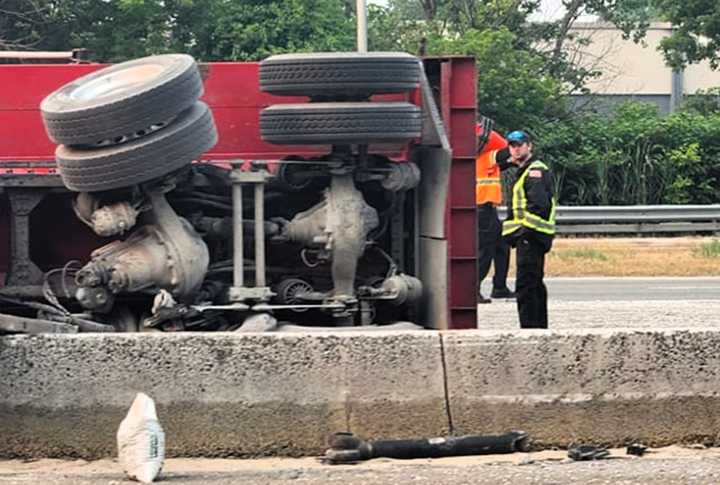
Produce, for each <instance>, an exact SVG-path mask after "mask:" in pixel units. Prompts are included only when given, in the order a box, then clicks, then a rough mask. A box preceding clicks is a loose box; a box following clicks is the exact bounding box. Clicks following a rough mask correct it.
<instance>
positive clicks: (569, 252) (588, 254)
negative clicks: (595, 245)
mask: <svg viewBox="0 0 720 485" xmlns="http://www.w3.org/2000/svg"><path fill="white" fill-rule="evenodd" d="M551 254H554V255H555V256H557V257H558V258H560V259H562V260H563V261H567V260H570V259H589V260H592V261H609V260H610V257H609V256H608V255H607V254H605V253H603V252H602V251H598V250H597V249H592V248H578V249H565V250H562V251H557V252H555V253H551Z"/></svg>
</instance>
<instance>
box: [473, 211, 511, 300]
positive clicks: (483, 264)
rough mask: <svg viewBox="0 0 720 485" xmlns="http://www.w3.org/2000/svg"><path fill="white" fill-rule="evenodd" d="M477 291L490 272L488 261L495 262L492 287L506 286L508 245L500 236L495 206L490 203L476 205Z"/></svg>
mask: <svg viewBox="0 0 720 485" xmlns="http://www.w3.org/2000/svg"><path fill="white" fill-rule="evenodd" d="M477 216H478V217H477V220H478V291H479V289H480V283H482V281H483V280H484V279H485V278H486V277H487V275H488V273H489V272H490V263H493V262H494V264H495V275H494V276H493V288H498V289H503V288H506V287H507V275H508V265H509V263H510V245H509V244H508V243H507V242H506V241H504V240H503V238H502V223H501V222H500V219H499V218H498V213H497V208H496V207H495V206H494V205H492V204H484V205H480V206H478V212H477Z"/></svg>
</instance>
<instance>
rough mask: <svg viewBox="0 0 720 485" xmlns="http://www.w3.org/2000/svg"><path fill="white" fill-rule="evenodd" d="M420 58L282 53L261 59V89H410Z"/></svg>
mask: <svg viewBox="0 0 720 485" xmlns="http://www.w3.org/2000/svg"><path fill="white" fill-rule="evenodd" d="M419 83H420V62H419V60H418V58H417V57H415V56H411V55H410V54H406V53H404V52H369V53H367V54H362V53H358V52H331V53H310V54H283V55H279V56H272V57H268V58H267V59H265V60H264V61H262V62H261V63H260V90H261V91H264V92H266V93H271V94H275V95H278V96H312V97H317V96H322V97H326V98H332V97H337V96H342V97H357V96H361V97H363V96H369V95H371V94H380V93H402V92H406V91H412V90H413V89H415V88H416V87H417V86H418V85H419Z"/></svg>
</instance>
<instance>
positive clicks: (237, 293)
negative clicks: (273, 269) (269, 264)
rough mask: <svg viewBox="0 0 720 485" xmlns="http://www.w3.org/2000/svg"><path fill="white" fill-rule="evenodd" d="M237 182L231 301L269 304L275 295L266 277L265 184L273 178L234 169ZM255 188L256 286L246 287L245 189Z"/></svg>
mask: <svg viewBox="0 0 720 485" xmlns="http://www.w3.org/2000/svg"><path fill="white" fill-rule="evenodd" d="M230 178H231V180H232V182H233V190H232V195H233V286H232V287H231V288H230V289H229V291H228V299H229V300H230V301H244V300H261V301H264V300H267V299H269V298H270V297H271V296H272V291H270V288H269V287H267V286H266V285H267V279H266V275H265V271H266V268H265V236H266V235H265V224H264V221H263V219H264V218H265V206H264V204H265V183H266V182H267V180H268V179H269V178H270V174H269V173H268V172H267V171H265V170H258V171H254V172H247V171H243V170H241V169H239V168H236V169H234V170H233V171H232V172H231V174H230ZM246 184H250V185H252V186H253V193H254V206H255V207H254V211H255V222H254V225H255V231H254V239H255V286H253V287H247V286H245V266H244V265H245V261H244V258H245V256H244V253H243V232H244V231H243V227H244V221H243V200H242V196H243V185H246Z"/></svg>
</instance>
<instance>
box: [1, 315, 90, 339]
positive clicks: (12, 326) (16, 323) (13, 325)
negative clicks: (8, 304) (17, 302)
mask: <svg viewBox="0 0 720 485" xmlns="http://www.w3.org/2000/svg"><path fill="white" fill-rule="evenodd" d="M77 331H78V327H77V326H76V325H69V324H67V323H60V322H53V321H50V320H44V319H40V318H29V317H18V316H15V315H7V314H4V313H0V332H7V333H29V334H38V333H77Z"/></svg>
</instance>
